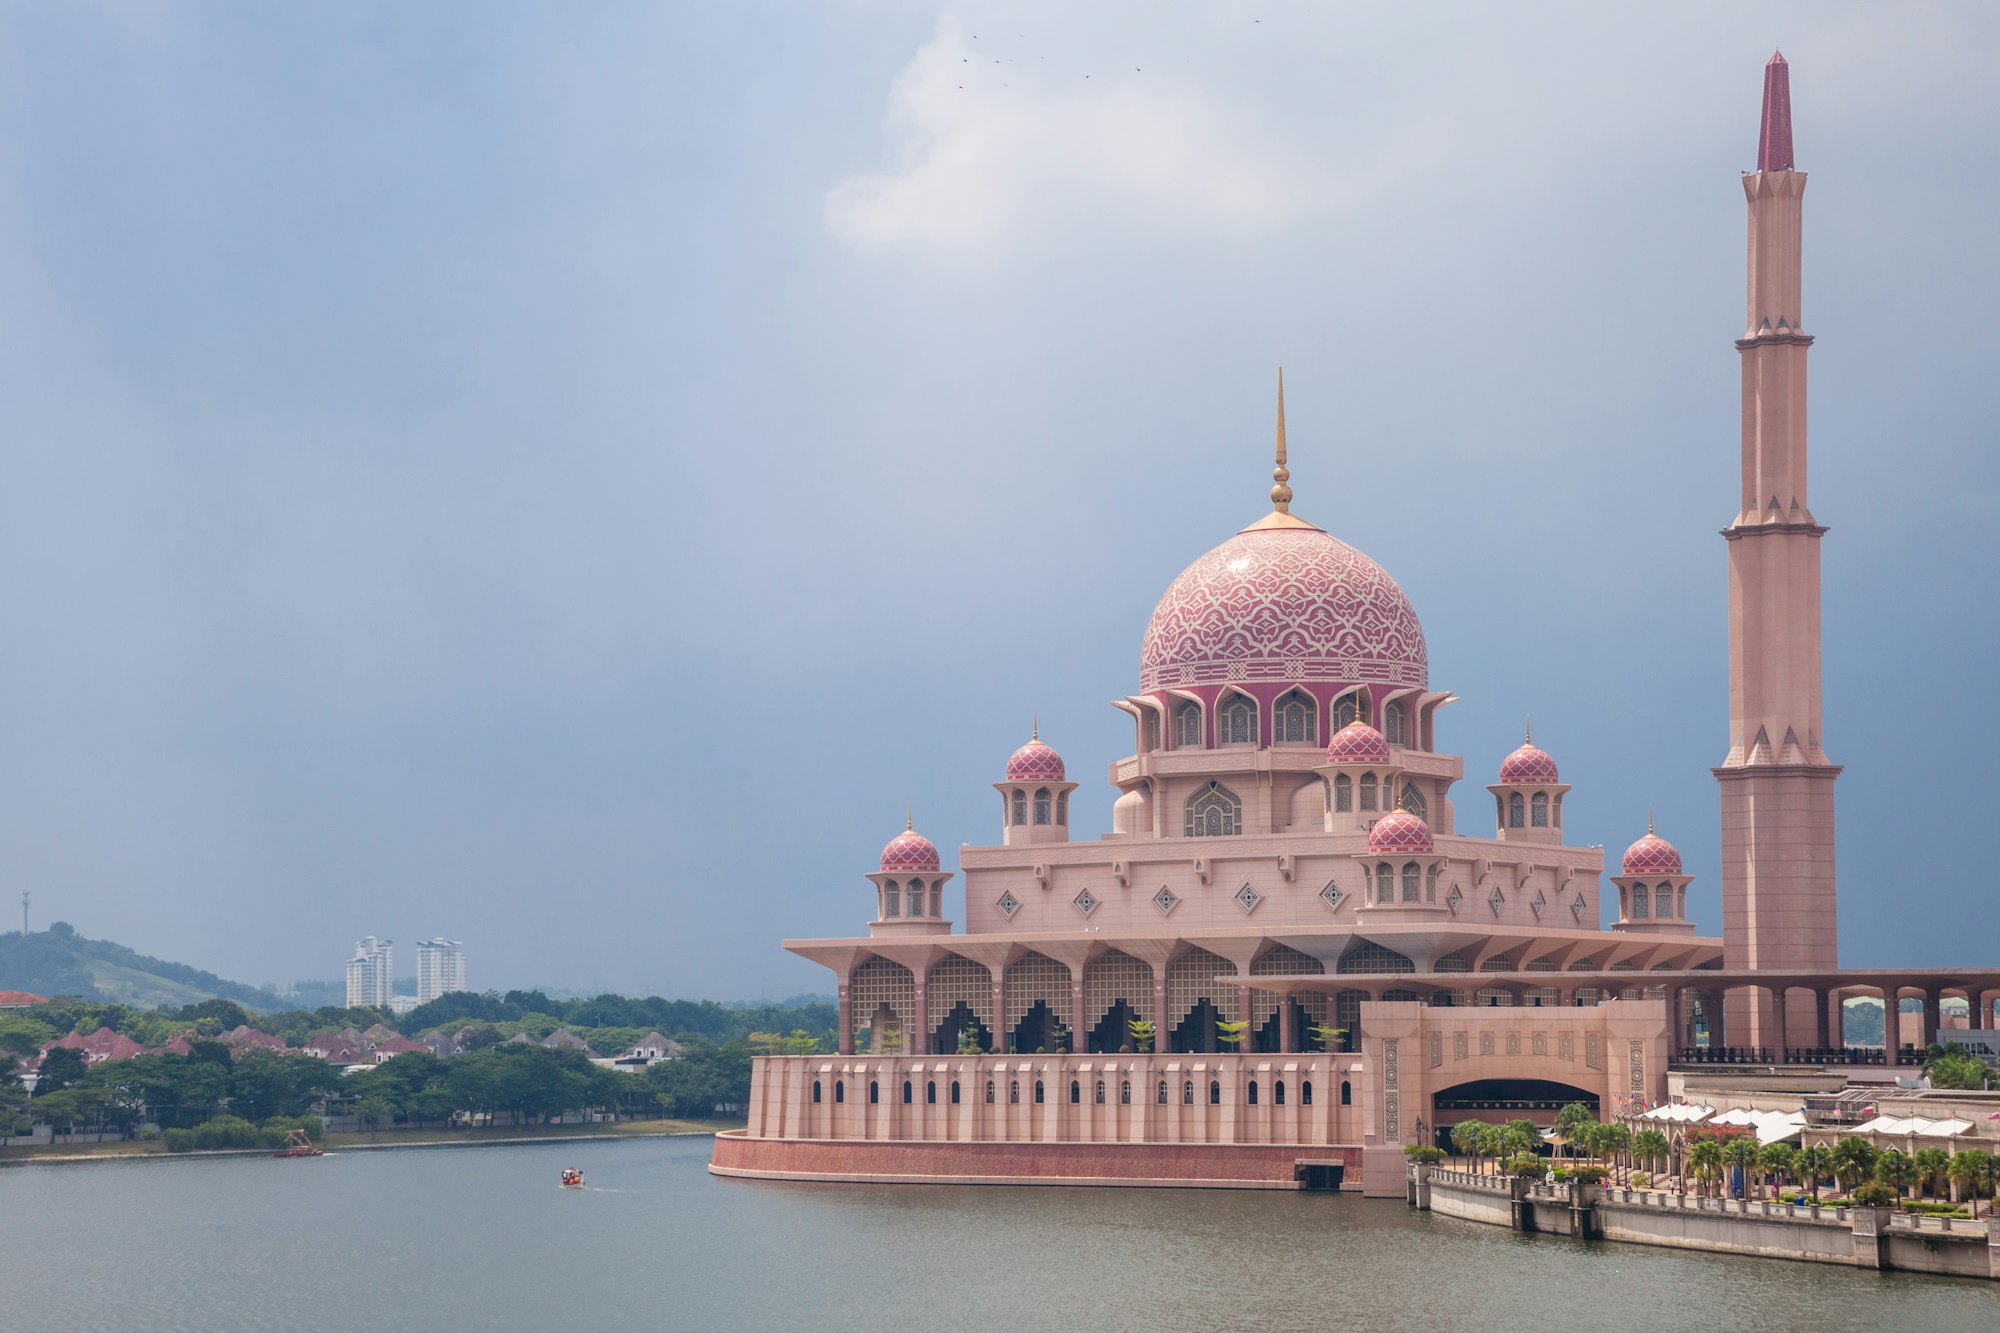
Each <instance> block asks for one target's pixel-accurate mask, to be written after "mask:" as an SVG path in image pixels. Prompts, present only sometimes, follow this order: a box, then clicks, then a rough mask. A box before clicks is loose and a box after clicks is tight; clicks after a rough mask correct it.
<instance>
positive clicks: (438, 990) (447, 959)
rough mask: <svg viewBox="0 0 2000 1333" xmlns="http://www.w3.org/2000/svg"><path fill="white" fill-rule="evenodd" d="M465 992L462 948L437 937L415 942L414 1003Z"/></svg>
mask: <svg viewBox="0 0 2000 1333" xmlns="http://www.w3.org/2000/svg"><path fill="white" fill-rule="evenodd" d="M464 989H465V945H464V944H463V943H461V942H460V941H458V940H448V939H446V938H445V937H444V936H442V935H440V936H438V937H437V938H436V939H434V940H418V941H417V1003H418V1004H429V1003H430V1002H431V1001H432V1000H435V999H436V998H437V997H438V996H440V995H449V994H450V993H451V992H453V991H456V990H464Z"/></svg>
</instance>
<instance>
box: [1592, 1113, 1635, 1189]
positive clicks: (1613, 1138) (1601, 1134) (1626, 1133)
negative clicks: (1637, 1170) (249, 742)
mask: <svg viewBox="0 0 2000 1333" xmlns="http://www.w3.org/2000/svg"><path fill="white" fill-rule="evenodd" d="M1592 1137H1593V1138H1594V1140H1595V1142H1593V1143H1592V1144H1591V1150H1592V1151H1593V1152H1595V1153H1596V1154H1597V1155H1598V1156H1600V1157H1606V1158H1619V1159H1622V1160H1623V1162H1624V1167H1625V1172H1626V1179H1628V1180H1629V1179H1630V1178H1631V1171H1632V1161H1631V1155H1630V1154H1631V1152H1632V1131H1631V1130H1629V1129H1627V1128H1626V1127H1625V1126H1623V1125H1620V1124H1615V1123H1614V1124H1609V1125H1599V1126H1598V1127H1597V1132H1596V1134H1595V1135H1593V1136H1592Z"/></svg>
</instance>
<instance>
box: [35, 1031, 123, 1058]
mask: <svg viewBox="0 0 2000 1333" xmlns="http://www.w3.org/2000/svg"><path fill="white" fill-rule="evenodd" d="M58 1046H65V1047H68V1048H69V1049H71V1050H76V1051H82V1052H83V1058H84V1059H85V1060H88V1061H90V1062H91V1063H92V1064H95V1063H96V1062H98V1061H99V1060H129V1059H131V1058H132V1057H133V1056H135V1055H144V1054H145V1053H146V1048H145V1047H144V1046H141V1045H140V1044H139V1043H138V1042H136V1041H133V1040H132V1039H131V1038H130V1037H128V1036H126V1035H125V1034H124V1033H122V1032H113V1031H112V1030H111V1029H110V1028H99V1029H97V1031H95V1032H93V1033H91V1034H90V1035H89V1036H88V1037H86V1036H83V1035H81V1034H80V1033H75V1032H72V1033H70V1034H69V1035H68V1036H66V1037H58V1038H57V1039H56V1040H54V1041H52V1042H50V1043H49V1044H48V1045H47V1046H45V1047H43V1048H42V1049H43V1050H44V1051H49V1050H53V1049H55V1048H56V1047H58Z"/></svg>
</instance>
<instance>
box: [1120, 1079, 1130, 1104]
mask: <svg viewBox="0 0 2000 1333" xmlns="http://www.w3.org/2000/svg"><path fill="white" fill-rule="evenodd" d="M1118 1104H1119V1105H1120V1106H1130V1105H1131V1104H1132V1080H1131V1079H1129V1078H1128V1079H1126V1080H1125V1081H1124V1082H1123V1083H1120V1084H1119V1085H1118Z"/></svg>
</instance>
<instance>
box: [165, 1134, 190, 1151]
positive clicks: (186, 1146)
mask: <svg viewBox="0 0 2000 1333" xmlns="http://www.w3.org/2000/svg"><path fill="white" fill-rule="evenodd" d="M166 1140H167V1151H168V1152H188V1151H190V1150H192V1149H193V1147H194V1131H193V1130H191V1129H170V1130H167V1131H166Z"/></svg>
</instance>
